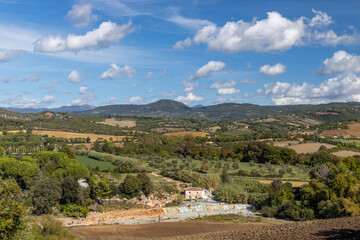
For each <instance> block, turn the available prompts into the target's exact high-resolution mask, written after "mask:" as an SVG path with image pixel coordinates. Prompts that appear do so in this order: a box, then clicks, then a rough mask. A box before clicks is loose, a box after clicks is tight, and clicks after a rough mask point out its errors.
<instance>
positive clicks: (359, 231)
mask: <svg viewBox="0 0 360 240" xmlns="http://www.w3.org/2000/svg"><path fill="white" fill-rule="evenodd" d="M167 239H168V240H180V239H182V240H187V239H189V240H192V239H199V240H201V239H204V240H205V239H206V240H225V239H227V240H228V239H241V240H260V239H266V240H289V239H299V240H308V239H328V240H330V239H334V240H335V239H360V217H349V218H338V219H327V220H315V221H306V222H292V223H285V224H280V225H272V226H261V225H260V226H257V227H256V226H255V227H253V228H246V229H238V230H233V231H228V232H225V231H224V232H215V233H214V232H213V233H205V234H198V235H190V236H182V237H172V238H167Z"/></svg>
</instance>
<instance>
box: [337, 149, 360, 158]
mask: <svg viewBox="0 0 360 240" xmlns="http://www.w3.org/2000/svg"><path fill="white" fill-rule="evenodd" d="M332 155H335V156H337V157H351V156H355V155H360V152H354V151H347V150H341V151H337V152H334V153H332Z"/></svg>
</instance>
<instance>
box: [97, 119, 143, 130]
mask: <svg viewBox="0 0 360 240" xmlns="http://www.w3.org/2000/svg"><path fill="white" fill-rule="evenodd" d="M98 123H101V124H105V125H110V126H114V127H116V126H119V127H120V128H123V127H129V128H131V127H135V126H136V121H134V120H121V121H118V120H116V119H113V118H107V119H105V120H104V121H103V122H98Z"/></svg>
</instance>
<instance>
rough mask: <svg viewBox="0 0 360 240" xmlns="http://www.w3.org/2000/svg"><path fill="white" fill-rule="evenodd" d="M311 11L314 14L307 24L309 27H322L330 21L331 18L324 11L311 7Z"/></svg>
mask: <svg viewBox="0 0 360 240" xmlns="http://www.w3.org/2000/svg"><path fill="white" fill-rule="evenodd" d="M312 12H313V13H314V14H315V16H314V17H313V18H312V19H311V21H310V23H309V26H310V27H323V26H328V25H330V24H331V23H332V19H331V17H330V16H329V15H327V13H326V12H322V11H316V10H315V9H312Z"/></svg>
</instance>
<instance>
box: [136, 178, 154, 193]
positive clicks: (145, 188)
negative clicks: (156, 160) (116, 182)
mask: <svg viewBox="0 0 360 240" xmlns="http://www.w3.org/2000/svg"><path fill="white" fill-rule="evenodd" d="M137 179H138V180H139V184H140V187H141V191H142V192H143V194H144V195H145V196H149V194H150V193H151V192H152V191H153V188H154V187H153V184H152V182H151V179H150V177H149V176H148V175H147V174H146V173H139V174H138V175H137Z"/></svg>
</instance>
